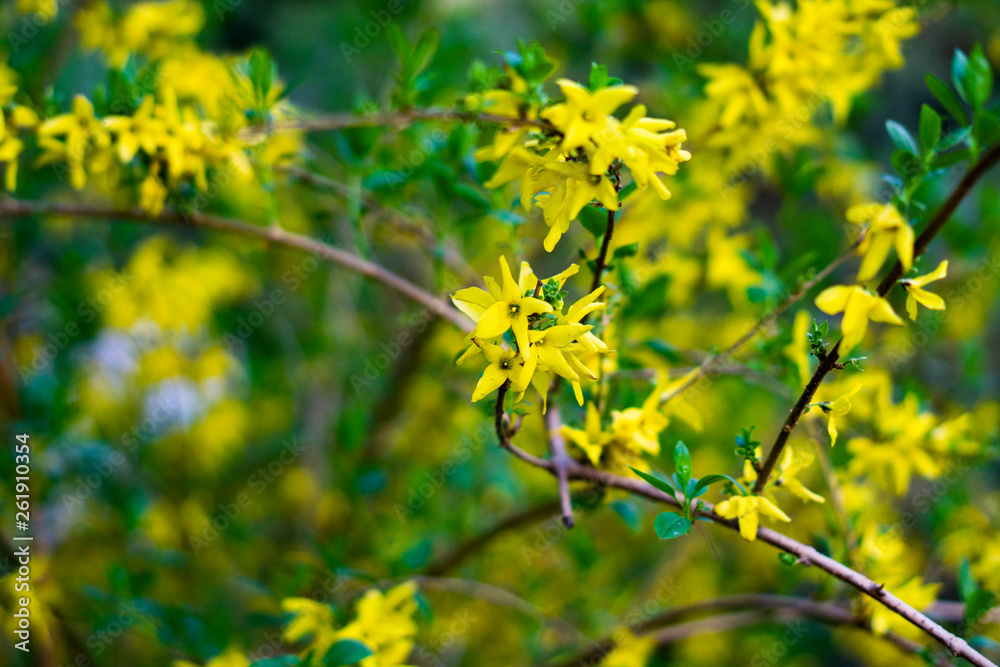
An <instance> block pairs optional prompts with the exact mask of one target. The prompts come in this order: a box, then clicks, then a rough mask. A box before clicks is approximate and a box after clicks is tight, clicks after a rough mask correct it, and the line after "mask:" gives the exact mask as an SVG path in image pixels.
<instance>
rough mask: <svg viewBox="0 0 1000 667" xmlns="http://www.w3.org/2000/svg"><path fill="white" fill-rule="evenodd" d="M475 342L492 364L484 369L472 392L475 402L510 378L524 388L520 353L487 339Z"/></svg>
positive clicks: (513, 383)
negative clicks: (489, 341)
mask: <svg viewBox="0 0 1000 667" xmlns="http://www.w3.org/2000/svg"><path fill="white" fill-rule="evenodd" d="M474 342H475V344H476V345H478V346H479V347H480V349H482V351H483V355H484V356H485V357H486V359H487V361H489V362H490V364H489V366H487V367H486V370H484V371H483V375H482V377H480V378H479V382H478V383H477V384H476V389H475V391H473V392H472V402H473V403H475V402H476V401H478V400H479V399H481V398H483V397H484V396H486V395H487V394H490V393H492V392H493V391H494V390H496V389H497V388H499V387H500V385H502V384H503V383H504V382H506V381H508V380H510V383H511V384H512V385H514V386H515V387H516V388H517V389H519V390H520V389H522V385H521V374H522V372H523V371H524V367H523V366H521V363H520V362H521V355H520V354H518V353H517V352H515V351H514V350H510V349H507V348H504V347H501V346H499V345H492V344H490V343H487V342H485V341H480V340H474ZM528 379H530V377H529V378H528ZM525 384H527V382H525Z"/></svg>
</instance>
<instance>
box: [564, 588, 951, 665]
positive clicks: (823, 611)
mask: <svg viewBox="0 0 1000 667" xmlns="http://www.w3.org/2000/svg"><path fill="white" fill-rule="evenodd" d="M741 609H749V610H752V611H753V612H755V613H758V614H766V616H765V617H763V618H760V619H755V620H754V622H759V621H766V620H774V615H775V614H774V612H779V613H780V615H782V616H794V617H800V618H810V619H813V620H817V621H821V622H823V623H827V624H830V625H845V626H853V627H856V628H858V629H860V630H864V631H866V632H869V633H871V634H872V635H873V636H874V637H876V638H879V639H883V640H885V641H888V642H891V643H893V644H895V645H896V646H898V647H899V648H900V649H902V650H903V651H905V652H907V653H911V654H915V653H919V652H920V651H922V650H923V648H924V647H923V646H922V645H921V644H919V643H917V642H915V641H913V640H911V639H907V638H905V637H902V636H900V635H898V634H896V633H893V632H887V633H885V634H883V635H878V634H875V633H873V632H872V630H871V623H870V621H868V620H867V619H865V618H863V617H860V616H857V615H855V614H853V613H852V612H851V611H850V610H848V609H845V608H843V607H840V606H837V605H835V604H832V603H828V602H817V601H815V600H810V599H808V598H799V597H791V596H784V595H766V594H749V595H730V596H724V597H719V598H713V599H709V600H702V601H700V602H695V603H692V604H689V605H683V606H679V607H673V608H670V609H667V610H665V611H663V612H661V613H659V614H657V615H655V616H653V617H651V618H649V619H647V620H646V621H644V622H642V623H639V624H637V625H635V626H634V627H632V628H630V629H631V630H632V632H633V633H634V634H636V635H637V636H639V637H643V636H648V635H650V634H653V633H654V631H656V630H658V629H660V628H667V630H664V631H662V632H658V633H655V634H654V635H653V636H654V637H655V638H656V641H657V644H664V643H668V642H670V641H677V640H678V639H684V638H687V637H690V636H692V632H694V633H695V634H702V633H703V632H710V631H714V632H718V631H721V630H724V629H732V627H733V626H732V625H731V623H732V622H733V621H732V620H730V621H724V622H722V624H721V625H720V624H719V623H720V621H722V619H736V618H740V619H742V618H745V615H744V614H739V615H736V614H727V615H723V616H713V617H710V618H708V619H700V620H698V621H692V622H688V623H681V624H677V625H675V623H677V621H679V620H681V619H682V618H685V617H687V616H690V615H693V614H698V613H702V612H718V611H733V610H741ZM779 617H780V616H779ZM746 619H747V620H749V617H746ZM709 621H712V622H711V623H710V622H709ZM615 646H616V642H615V639H614V635H611V636H608V637H605V638H603V639H601V640H599V641H598V642H596V643H595V644H594V645H593V646H592V647H590V648H588V649H587V650H585V651H582V652H580V653H579V654H577V655H576V656H574V657H573V658H571V659H570V660H567V661H565V662H562V663H560V667H582V666H584V665H594V664H597V662H598V661H599V660H600V659H602V658H603V657H605V656H607V655H608V654H609V653H610V652H611V651H613V650H614V648H615ZM936 663H937V664H940V665H942V666H944V665H947V664H949V663H948V662H947V661H944V660H936Z"/></svg>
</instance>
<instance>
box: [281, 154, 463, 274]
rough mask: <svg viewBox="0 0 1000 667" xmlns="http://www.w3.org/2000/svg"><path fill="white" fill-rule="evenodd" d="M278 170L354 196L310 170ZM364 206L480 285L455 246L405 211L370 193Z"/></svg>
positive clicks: (291, 167)
mask: <svg viewBox="0 0 1000 667" xmlns="http://www.w3.org/2000/svg"><path fill="white" fill-rule="evenodd" d="M277 169H278V170H279V171H282V172H284V173H286V174H288V175H289V176H291V177H292V178H296V179H298V180H300V181H302V182H303V183H306V184H308V185H312V186H314V187H317V188H321V189H323V190H327V191H329V192H333V193H334V194H336V195H337V196H339V197H342V198H345V199H346V198H349V197H350V196H351V191H350V188H348V187H347V186H346V185H344V184H343V183H340V182H338V181H335V180H333V179H331V178H327V177H326V176H322V175H320V174H317V173H315V172H312V171H309V170H308V169H303V168H302V167H296V166H282V167H278V168H277ZM362 203H363V204H364V205H365V206H367V207H368V208H370V209H372V210H373V211H375V212H376V213H378V214H379V215H381V216H382V218H383V219H384V220H385V221H386V222H388V223H389V224H390V225H392V226H393V227H395V228H396V229H398V230H400V231H401V232H403V233H405V234H409V235H411V236H415V237H417V238H418V239H420V241H421V242H422V243H423V244H424V245H425V246H427V247H428V249H430V250H431V252H432V253H436V252H437V251H438V248H440V252H441V259H442V260H443V261H444V263H445V265H447V266H448V268H450V269H451V270H452V271H454V272H455V273H456V274H458V275H460V276H461V277H462V279H463V280H465V281H466V282H469V283H477V282H479V280H480V277H479V274H478V273H477V272H476V271H475V270H474V269H473V268H472V267H471V266H469V264H468V263H467V262H466V261H465V258H464V257H462V254H461V253H459V252H458V250H456V249H455V247H454V245H452V244H451V243H447V242H442V241H440V240H439V239H438V238H437V237H436V236H434V234H433V233H432V232H431V231H430V230H429V229H428V228H427V227H426V226H424V225H421V224H420V223H419V222H417V221H416V220H414V219H413V218H412V217H410V216H408V215H407V214H405V213H403V212H402V211H400V210H398V209H395V208H392V207H391V206H386V205H385V204H383V203H382V202H380V201H379V200H378V198H377V197H374V196H373V195H371V194H370V193H364V194H363V195H362Z"/></svg>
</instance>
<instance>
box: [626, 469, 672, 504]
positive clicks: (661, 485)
mask: <svg viewBox="0 0 1000 667" xmlns="http://www.w3.org/2000/svg"><path fill="white" fill-rule="evenodd" d="M629 468H630V469H631V470H632V472H634V473H635V474H636V475H638V476H639V477H642V478H643V479H644V480H646V481H647V482H649V483H650V484H652V485H653V486H655V487H656V488H657V489H659V490H660V491H663V492H664V493H665V494H667V495H668V496H670V497H671V498H674V499H676V498H677V492H676V491H675V490H674V487H672V486H670V484H668V483H667V482H664V481H663V480H662V479H660V478H659V477H653V476H652V475H649V474H647V473H644V472H643V471H641V470H636V469H635V468H633V467H632V466H629Z"/></svg>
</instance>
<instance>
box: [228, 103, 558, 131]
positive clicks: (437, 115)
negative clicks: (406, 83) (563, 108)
mask: <svg viewBox="0 0 1000 667" xmlns="http://www.w3.org/2000/svg"><path fill="white" fill-rule="evenodd" d="M420 121H436V122H460V123H490V124H493V125H504V126H507V127H536V128H538V129H541V130H547V131H551V132H555V131H556V130H555V128H554V127H553V126H552V124H551V123H548V122H546V121H543V120H530V119H527V118H510V117H509V116H500V115H498V114H492V113H478V112H471V111H459V110H457V109H445V108H426V109H411V110H408V111H382V112H379V113H372V114H363V115H359V114H354V113H336V114H327V115H319V116H312V117H308V118H302V119H299V120H292V121H279V122H276V123H271V124H269V125H267V126H260V125H255V126H252V127H248V128H245V129H244V130H242V131H241V134H242V135H244V136H252V135H254V134H258V133H261V132H264V131H265V130H267V131H272V132H274V131H282V130H301V131H306V132H324V131H331V130H345V129H349V128H355V127H376V126H405V125H410V124H411V123H415V122H420Z"/></svg>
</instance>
